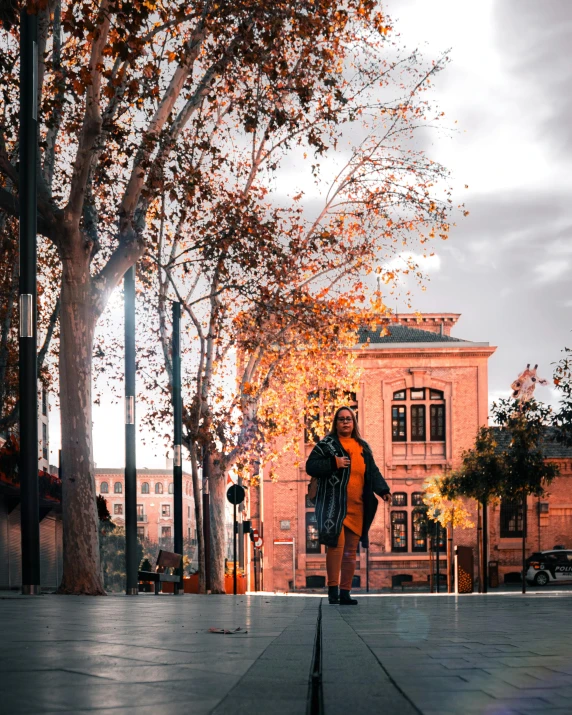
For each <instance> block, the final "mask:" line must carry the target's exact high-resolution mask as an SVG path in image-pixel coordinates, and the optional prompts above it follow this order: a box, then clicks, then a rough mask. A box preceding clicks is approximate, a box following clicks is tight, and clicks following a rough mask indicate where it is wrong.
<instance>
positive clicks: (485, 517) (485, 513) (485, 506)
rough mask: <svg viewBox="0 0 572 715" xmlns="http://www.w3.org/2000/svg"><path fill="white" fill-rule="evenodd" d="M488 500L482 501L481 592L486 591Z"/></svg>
mask: <svg viewBox="0 0 572 715" xmlns="http://www.w3.org/2000/svg"><path fill="white" fill-rule="evenodd" d="M488 516H489V514H488V501H484V502H483V569H482V572H483V593H488V581H489V579H488V568H487V566H488V564H487V552H488V550H489V519H488Z"/></svg>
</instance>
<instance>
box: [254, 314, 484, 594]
mask: <svg viewBox="0 0 572 715" xmlns="http://www.w3.org/2000/svg"><path fill="white" fill-rule="evenodd" d="M459 317H460V316H459V315H457V314H452V313H446V314H425V315H423V316H422V317H421V319H420V320H418V317H417V316H416V315H411V314H407V315H401V316H399V318H398V322H397V323H396V324H392V325H391V327H390V334H389V335H381V334H380V330H379V329H378V330H377V331H369V330H362V331H361V333H360V336H359V345H357V346H356V348H355V349H356V351H357V359H358V364H359V366H360V367H361V368H362V376H361V382H360V386H359V390H358V392H357V393H356V394H355V395H352V396H351V398H350V399H351V400H352V401H353V403H354V406H355V408H356V409H357V413H358V420H359V425H360V430H361V432H362V434H363V436H364V438H365V439H366V440H367V441H368V442H369V444H370V445H371V447H372V449H373V453H374V456H375V459H376V462H377V464H378V466H379V467H380V469H381V471H382V473H383V474H384V476H385V478H386V480H387V482H388V484H389V486H390V488H391V491H392V493H393V495H394V496H393V503H392V504H391V505H387V504H385V502H381V501H380V503H379V508H378V512H377V515H376V518H375V521H374V523H373V525H372V529H371V531H370V542H371V543H370V549H369V554H367V552H366V550H364V549H361V550H360V553H359V554H358V564H357V570H356V576H357V579H356V582H359V583H360V585H362V586H365V580H366V572H368V573H369V585H370V588H381V587H385V586H388V585H390V584H391V576H392V575H393V574H397V573H411V574H412V575H413V576H414V578H415V579H416V580H418V579H424V578H425V576H426V574H428V573H429V553H428V545H427V539H426V537H425V536H424V535H423V533H422V530H421V529H420V525H419V523H418V521H417V516H416V514H415V513H414V509H415V506H417V505H418V504H420V503H421V493H422V491H423V483H424V481H425V479H426V478H427V477H429V476H431V475H435V476H437V475H441V474H443V473H444V472H445V471H448V470H450V469H454V468H456V467H458V466H459V462H460V455H461V452H462V451H463V450H464V449H467V448H469V447H471V446H472V445H473V443H474V438H475V434H476V432H477V429H478V427H479V426H480V425H486V424H487V418H488V359H489V357H490V356H491V355H492V354H493V353H494V351H495V348H494V347H490V346H489V345H488V343H477V342H471V341H467V340H462V339H460V338H457V337H454V336H452V335H451V329H452V328H453V326H454V325H455V324H456V323H457V321H458V319H459ZM320 409H321V410H323V411H325V412H327V411H328V409H329V408H328V399H327V395H326V394H324V395H323V396H320ZM311 418H312V416H311V415H310V416H309V419H310V422H311ZM300 432H301V433H300V442H301V444H300V446H301V450H302V453H304V454H306V455H308V454H309V453H310V451H311V449H312V446H313V445H312V441H313V439H312V438H313V437H314V438H315V435H311V434H310V432H311V430H309V429H308V416H307V418H306V429H305V430H303V429H301V431H300ZM319 436H322V435H319ZM276 471H277V472H278V474H279V479H278V481H277V482H274V483H273V482H271V481H270V479H269V478H268V475H267V474H266V473H265V474H264V478H263V480H262V486H261V488H260V490H258V493H257V494H252V495H251V500H250V509H251V517H252V519H253V522H254V525H255V526H257V525H258V523H259V521H260V517H262V520H263V535H264V556H263V573H264V584H263V586H264V589H266V590H288V589H289V588H292V586H293V585H294V584H295V586H296V588H304V587H306V586H314V585H315V586H319V585H320V584H321V583H323V582H324V578H325V572H326V564H325V559H326V557H325V548H324V547H323V546H320V544H319V543H318V540H317V531H316V528H315V521H314V519H315V517H314V510H313V508H312V507H311V506H310V505H309V504H307V503H306V497H305V495H306V488H307V484H308V477H307V475H306V473H305V471H304V466H303V465H301V466H300V467H298V468H297V467H295V466H294V463H293V460H292V461H291V462H290V463H289V462H288V461H287V460H286V459H283V460H282V462H281V463H280V464H279V466H278V469H277V470H276ZM456 537H457V538H456V542H457V543H467V544H471V545H473V544H475V542H476V530H475V529H473V530H465V531H463V532H459V533H458V534H457V535H456ZM443 563H444V562H443Z"/></svg>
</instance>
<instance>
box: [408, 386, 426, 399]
mask: <svg viewBox="0 0 572 715" xmlns="http://www.w3.org/2000/svg"><path fill="white" fill-rule="evenodd" d="M411 399H412V400H424V399H425V389H424V388H420V389H419V390H413V389H412V390H411Z"/></svg>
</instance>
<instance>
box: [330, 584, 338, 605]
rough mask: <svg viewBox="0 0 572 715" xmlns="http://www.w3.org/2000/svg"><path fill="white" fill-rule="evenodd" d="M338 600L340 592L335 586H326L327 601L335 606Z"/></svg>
mask: <svg viewBox="0 0 572 715" xmlns="http://www.w3.org/2000/svg"><path fill="white" fill-rule="evenodd" d="M339 602H340V594H339V593H338V587H337V586H328V603H330V604H331V605H333V606H335V605H336V604H338V603H339Z"/></svg>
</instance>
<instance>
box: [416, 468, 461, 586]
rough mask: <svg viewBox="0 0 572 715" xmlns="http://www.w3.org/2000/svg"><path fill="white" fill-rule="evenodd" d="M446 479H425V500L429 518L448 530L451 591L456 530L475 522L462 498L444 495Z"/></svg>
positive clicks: (448, 570)
mask: <svg viewBox="0 0 572 715" xmlns="http://www.w3.org/2000/svg"><path fill="white" fill-rule="evenodd" d="M444 479H445V477H444V476H440V477H430V478H429V479H427V480H425V484H424V493H423V502H424V503H425V509H426V517H427V519H429V520H431V521H436V522H438V523H439V524H440V525H441V526H442V527H443V528H444V529H445V530H446V532H447V591H448V592H449V593H451V592H452V590H453V587H452V578H451V575H452V571H453V569H452V561H453V546H454V544H453V538H454V530H455V528H459V529H470V528H472V527H473V526H474V523H473V522H472V521H471V515H470V514H469V512H468V511H467V509H466V508H465V505H464V504H463V502H462V501H461V500H460V499H449V498H447V497H446V496H445V495H444V493H443V480H444Z"/></svg>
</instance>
